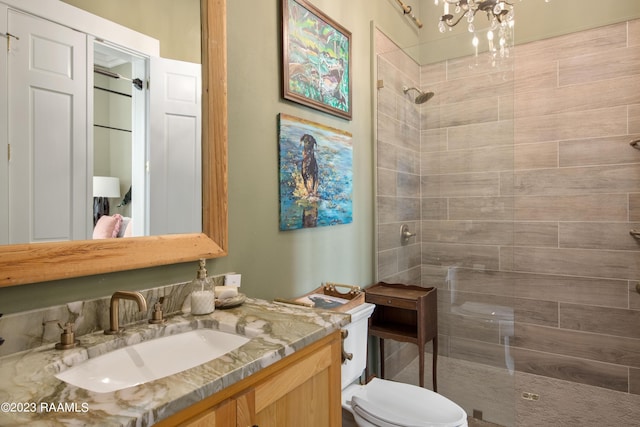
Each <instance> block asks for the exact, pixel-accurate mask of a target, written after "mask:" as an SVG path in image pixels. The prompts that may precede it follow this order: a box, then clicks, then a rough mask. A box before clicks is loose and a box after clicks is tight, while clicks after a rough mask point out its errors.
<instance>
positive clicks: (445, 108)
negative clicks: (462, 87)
mask: <svg viewBox="0 0 640 427" xmlns="http://www.w3.org/2000/svg"><path fill="white" fill-rule="evenodd" d="M497 101H498V98H497V97H491V98H483V99H476V100H469V101H466V102H459V103H456V104H443V105H435V104H428V103H427V104H424V108H422V111H421V121H420V122H421V129H423V130H426V129H435V128H446V127H452V126H462V125H467V124H470V123H481V122H495V121H498V119H499V116H498V111H497V109H496V108H495V105H496V103H497ZM431 105H433V106H431Z"/></svg>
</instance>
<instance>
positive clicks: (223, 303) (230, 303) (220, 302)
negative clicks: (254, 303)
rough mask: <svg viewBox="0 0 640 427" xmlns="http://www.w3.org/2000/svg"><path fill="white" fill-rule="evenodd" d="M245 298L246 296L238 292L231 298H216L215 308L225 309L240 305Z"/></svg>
mask: <svg viewBox="0 0 640 427" xmlns="http://www.w3.org/2000/svg"><path fill="white" fill-rule="evenodd" d="M246 299H247V296H246V295H245V294H241V293H238V295H236V296H234V297H231V298H225V299H218V298H216V308H220V309H225V308H233V307H237V306H239V305H242V303H244V301H245V300H246Z"/></svg>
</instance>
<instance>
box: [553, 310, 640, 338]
mask: <svg viewBox="0 0 640 427" xmlns="http://www.w3.org/2000/svg"><path fill="white" fill-rule="evenodd" d="M639 324H640V311H638V310H625V309H622V308H611V307H596V306H590V305H578V304H565V303H561V304H560V327H561V328H565V329H575V330H578V331H585V332H595V333H598V334H608V335H615V336H619V337H627V338H634V339H640V328H638V325H639Z"/></svg>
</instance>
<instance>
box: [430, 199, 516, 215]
mask: <svg viewBox="0 0 640 427" xmlns="http://www.w3.org/2000/svg"><path fill="white" fill-rule="evenodd" d="M514 212H515V211H514V198H513V197H452V198H450V199H449V219H452V220H472V219H475V220H480V221H482V220H490V221H509V220H512V219H513V218H514ZM425 219H440V218H425Z"/></svg>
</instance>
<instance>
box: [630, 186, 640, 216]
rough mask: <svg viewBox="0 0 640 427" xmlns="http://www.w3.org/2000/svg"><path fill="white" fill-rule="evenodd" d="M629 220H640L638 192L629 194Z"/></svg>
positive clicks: (639, 195) (639, 194)
mask: <svg viewBox="0 0 640 427" xmlns="http://www.w3.org/2000/svg"><path fill="white" fill-rule="evenodd" d="M629 221H640V193H630V194H629Z"/></svg>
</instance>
